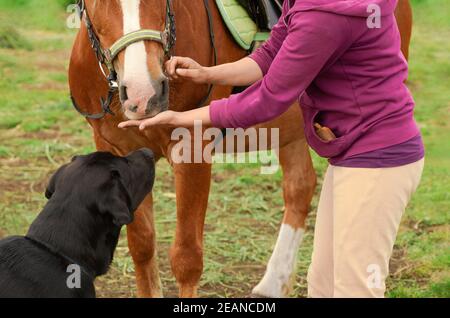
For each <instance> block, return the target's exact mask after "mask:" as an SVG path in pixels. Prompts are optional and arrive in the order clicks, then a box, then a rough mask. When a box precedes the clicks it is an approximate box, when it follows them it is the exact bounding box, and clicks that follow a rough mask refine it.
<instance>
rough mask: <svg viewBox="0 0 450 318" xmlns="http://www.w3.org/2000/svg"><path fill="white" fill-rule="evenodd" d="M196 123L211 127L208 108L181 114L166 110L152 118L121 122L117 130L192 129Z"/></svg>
mask: <svg viewBox="0 0 450 318" xmlns="http://www.w3.org/2000/svg"><path fill="white" fill-rule="evenodd" d="M196 123H200V124H202V125H204V126H210V125H211V119H210V116H209V106H206V107H202V108H197V109H194V110H190V111H187V112H182V113H179V112H174V111H171V110H168V111H165V112H162V113H160V114H158V115H156V116H155V117H153V118H147V119H142V120H128V121H125V122H122V123H120V124H119V128H122V129H125V128H130V127H139V129H140V130H144V129H146V128H149V127H154V126H173V127H193V126H194V125H195V124H196Z"/></svg>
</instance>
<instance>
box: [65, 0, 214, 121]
mask: <svg viewBox="0 0 450 318" xmlns="http://www.w3.org/2000/svg"><path fill="white" fill-rule="evenodd" d="M204 5H205V8H206V13H207V16H208V24H209V31H210V32H209V34H210V39H211V44H212V48H213V52H214V65H217V48H216V45H215V35H214V26H213V20H212V15H211V9H210V7H209V3H208V0H204ZM77 6H78V11H79V14H80V19H81V20H84V23H85V25H86V29H87V32H88V37H89V42H90V43H91V47H92V49H93V50H94V53H95V56H96V58H97V60H98V63H99V67H100V70H101V72H102V74H103V75H104V76H105V78H106V80H107V82H108V87H109V89H108V95H107V97H106V98H103V97H101V98H100V105H101V108H102V112H101V113H97V114H89V113H86V112H83V111H82V110H81V109H80V107H79V106H78V104H77V103H76V101H75V99H74V97H73V96H72V95H71V96H70V98H71V100H72V104H73V106H74V108H75V109H76V110H77V111H78V112H79V113H80V114H81V115H82V116H84V117H85V118H88V119H94V120H98V119H102V118H104V117H105V116H106V115H107V114H110V115H112V116H115V113H114V112H113V111H112V110H111V104H112V101H113V98H114V96H115V95H116V93H117V92H118V89H119V87H118V83H117V72H116V70H115V68H114V61H115V60H116V58H117V56H118V55H119V53H120V52H122V51H123V50H125V49H126V48H127V47H128V46H130V45H131V44H133V43H136V42H140V41H153V42H158V43H160V44H161V45H162V46H163V49H164V53H165V55H166V57H167V58H170V57H171V55H172V50H173V48H174V46H175V44H176V23H175V14H174V12H173V4H172V0H166V22H165V28H164V31H162V32H160V31H156V30H150V29H142V30H137V31H134V32H131V33H128V34H125V35H124V36H122V37H121V38H119V39H118V40H117V41H116V42H115V43H114V44H113V45H112V46H111V47H110V48H107V49H105V48H103V47H102V45H101V42H100V39H99V37H98V35H97V33H96V32H95V28H94V25H93V24H92V21H91V19H90V17H89V14H88V12H87V9H86V4H85V1H84V0H78V2H77ZM105 67H106V68H107V69H108V72H105ZM212 90H213V85H210V86H209V88H208V93H207V95H206V96H205V97H204V98H203V99H202V100H201V102H200V103H199V106H203V105H204V104H205V103H206V102H207V101H208V99H209V98H210V97H211V94H212Z"/></svg>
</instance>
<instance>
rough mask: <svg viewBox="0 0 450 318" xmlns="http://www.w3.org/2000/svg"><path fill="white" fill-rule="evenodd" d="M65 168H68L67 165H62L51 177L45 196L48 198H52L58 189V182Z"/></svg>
mask: <svg viewBox="0 0 450 318" xmlns="http://www.w3.org/2000/svg"><path fill="white" fill-rule="evenodd" d="M65 168H66V166H65V165H64V166H62V167H61V168H59V169H58V170H57V171H56V172H55V173H54V174H53V176H52V177H51V178H50V182H49V183H48V186H47V189H46V190H45V197H46V198H47V200H50V198H51V197H52V196H53V194H54V193H55V191H56V183H57V182H58V179H59V178H60V177H61V175H62V173H63V172H64V169H65Z"/></svg>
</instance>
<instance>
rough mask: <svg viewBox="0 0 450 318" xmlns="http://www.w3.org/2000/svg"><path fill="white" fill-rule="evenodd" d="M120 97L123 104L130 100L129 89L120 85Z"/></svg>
mask: <svg viewBox="0 0 450 318" xmlns="http://www.w3.org/2000/svg"><path fill="white" fill-rule="evenodd" d="M119 96H120V100H121V101H122V103H124V102H126V101H127V100H128V94H127V87H126V86H125V85H120V88H119Z"/></svg>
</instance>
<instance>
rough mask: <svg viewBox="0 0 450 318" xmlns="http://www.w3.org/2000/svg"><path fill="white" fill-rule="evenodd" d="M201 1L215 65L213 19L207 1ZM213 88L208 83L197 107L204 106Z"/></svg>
mask: <svg viewBox="0 0 450 318" xmlns="http://www.w3.org/2000/svg"><path fill="white" fill-rule="evenodd" d="M203 2H204V3H205V9H206V15H207V16H208V26H209V38H210V40H211V47H212V50H213V55H214V66H216V65H217V62H218V54H217V47H216V36H215V32H214V21H213V18H212V14H211V8H210V7H209V1H208V0H203ZM213 89H214V85H212V84H211V85H209V87H208V93H207V94H206V96H205V97H203V98H202V100H201V101H200V103H199V107H203V106H205V104H206V103H207V102H208V100H209V99H210V97H211V94H212V91H213Z"/></svg>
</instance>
